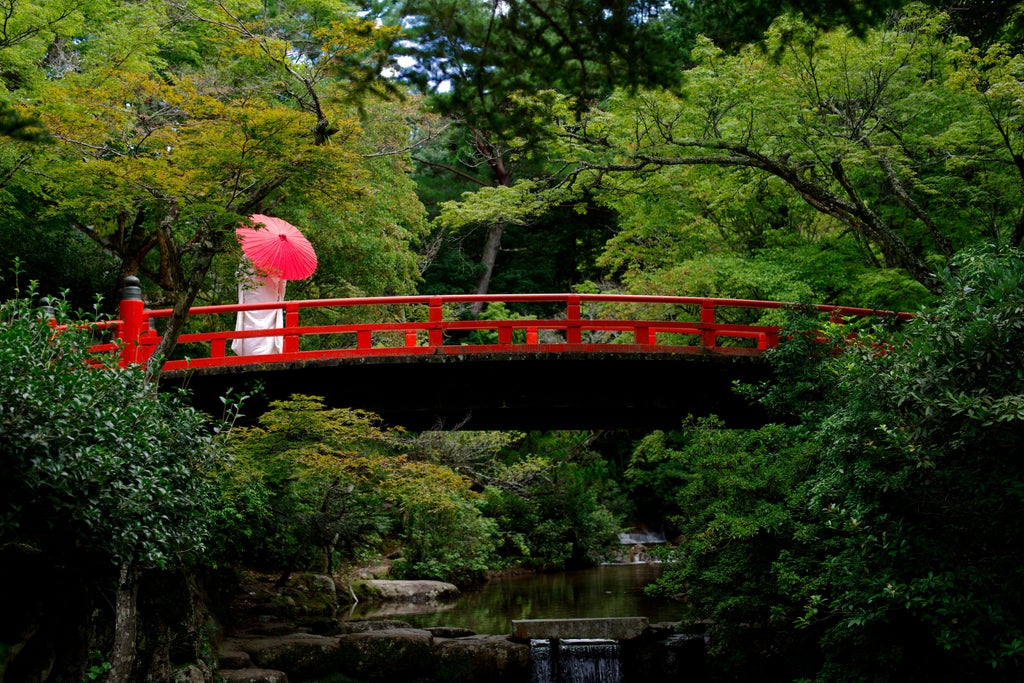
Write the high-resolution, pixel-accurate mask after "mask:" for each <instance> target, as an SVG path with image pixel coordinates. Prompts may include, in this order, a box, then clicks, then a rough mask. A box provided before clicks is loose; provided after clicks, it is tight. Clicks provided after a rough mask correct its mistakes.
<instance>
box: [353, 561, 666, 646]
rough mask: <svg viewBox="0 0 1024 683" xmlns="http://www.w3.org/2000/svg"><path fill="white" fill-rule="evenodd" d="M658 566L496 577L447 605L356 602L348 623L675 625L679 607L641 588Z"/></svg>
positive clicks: (494, 628) (489, 629)
mask: <svg viewBox="0 0 1024 683" xmlns="http://www.w3.org/2000/svg"><path fill="white" fill-rule="evenodd" d="M662 569H663V566H662V565H659V564H626V565H605V566H601V567H595V568H593V569H585V570H581V571H575V572H559V573H555V574H542V575H537V576H514V577H508V578H503V579H496V580H493V581H490V582H488V583H487V584H485V585H484V586H482V587H480V588H479V589H476V590H471V591H466V592H464V593H463V594H462V596H461V597H460V598H459V599H458V600H456V601H454V602H448V603H435V604H411V605H410V604H395V605H385V606H382V605H368V604H360V605H357V606H356V608H355V609H353V610H352V612H351V614H350V618H352V619H374V618H397V619H401V620H403V621H406V622H408V623H410V624H412V625H413V626H419V627H426V626H458V627H463V628H468V629H472V630H473V631H476V632H477V633H494V634H501V633H509V632H511V630H512V620H513V619H550V618H587V617H647V618H649V619H650V620H651V622H652V623H656V622H659V621H678V620H679V619H680V615H681V612H682V609H681V605H679V604H678V603H675V602H672V601H671V600H667V599H665V598H659V599H654V598H648V597H646V596H645V595H643V587H644V586H645V585H647V584H648V583H650V582H651V581H653V580H654V579H656V578H657V577H658V576H660V575H661V572H662Z"/></svg>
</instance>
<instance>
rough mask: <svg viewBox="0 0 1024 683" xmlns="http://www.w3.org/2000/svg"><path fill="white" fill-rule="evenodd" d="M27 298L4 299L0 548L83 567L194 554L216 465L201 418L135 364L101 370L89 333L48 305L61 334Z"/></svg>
mask: <svg viewBox="0 0 1024 683" xmlns="http://www.w3.org/2000/svg"><path fill="white" fill-rule="evenodd" d="M33 293H34V292H33V291H32V290H31V289H30V290H29V291H28V292H27V294H28V297H27V298H19V299H14V300H10V301H7V302H5V303H3V304H0V416H2V419H0V480H2V482H3V484H2V486H3V495H2V496H0V543H2V544H15V543H19V544H24V545H25V546H26V547H32V548H36V549H38V550H39V551H41V552H43V553H46V555H47V556H48V557H50V558H51V561H52V562H54V563H79V564H80V565H82V566H83V568H84V567H85V566H89V565H94V566H99V567H109V566H110V565H113V564H120V563H126V564H132V565H135V566H138V567H140V568H145V567H166V566H168V565H173V564H174V563H175V562H176V561H177V560H178V559H179V558H180V557H181V556H182V555H183V554H185V553H189V552H193V551H198V550H201V549H202V548H203V544H204V543H205V542H206V539H207V531H208V529H207V519H206V513H207V511H208V510H209V508H210V507H211V506H212V501H213V490H212V489H211V487H210V484H209V481H208V480H207V478H206V474H207V473H208V471H209V470H210V469H211V468H212V467H214V466H215V465H216V463H218V462H219V461H220V459H221V451H220V450H219V449H218V448H217V447H216V445H215V443H214V430H213V429H212V428H211V426H210V425H209V424H208V421H207V419H206V418H205V417H204V416H203V415H201V414H200V413H198V412H197V411H195V410H193V409H190V408H187V407H185V406H184V403H183V402H182V400H181V399H180V398H179V397H178V396H176V395H173V394H157V393H156V392H155V391H154V390H153V387H152V386H150V385H147V384H146V383H145V381H144V378H143V376H142V374H141V372H140V371H138V370H137V369H135V370H132V369H128V370H122V369H119V368H117V367H116V366H114V367H111V366H110V365H109V364H108V363H106V362H99V363H97V362H96V359H95V358H94V357H92V356H90V355H89V354H88V351H87V349H88V346H89V345H90V344H92V343H93V339H94V337H93V331H92V330H91V329H90V327H89V326H88V325H81V324H79V323H78V322H77V321H76V320H73V319H70V318H69V317H68V312H67V309H66V305H65V304H64V303H63V302H62V301H60V300H55V301H53V304H54V306H55V309H56V314H57V320H58V322H61V323H65V324H67V325H68V327H67V329H65V330H63V331H60V332H57V331H56V330H55V329H54V328H53V327H52V326H51V325H50V324H48V321H47V320H46V319H45V318H44V317H42V315H41V314H40V313H39V312H38V311H37V310H36V309H34V308H33V304H32V302H31V297H32V295H33ZM83 571H84V569H83Z"/></svg>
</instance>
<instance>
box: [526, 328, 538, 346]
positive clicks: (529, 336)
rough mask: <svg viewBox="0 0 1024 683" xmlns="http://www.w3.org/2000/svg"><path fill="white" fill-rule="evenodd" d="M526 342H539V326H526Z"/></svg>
mask: <svg viewBox="0 0 1024 683" xmlns="http://www.w3.org/2000/svg"><path fill="white" fill-rule="evenodd" d="M526 343H527V344H536V343H537V328H536V327H527V328H526Z"/></svg>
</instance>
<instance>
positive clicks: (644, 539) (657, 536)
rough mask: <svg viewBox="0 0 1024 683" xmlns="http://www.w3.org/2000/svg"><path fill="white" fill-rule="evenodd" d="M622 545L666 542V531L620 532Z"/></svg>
mask: <svg viewBox="0 0 1024 683" xmlns="http://www.w3.org/2000/svg"><path fill="white" fill-rule="evenodd" d="M619 543H620V544H622V545H655V544H658V543H665V532H664V531H632V532H624V533H621V534H619Z"/></svg>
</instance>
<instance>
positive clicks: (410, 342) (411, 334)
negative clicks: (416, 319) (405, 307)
mask: <svg viewBox="0 0 1024 683" xmlns="http://www.w3.org/2000/svg"><path fill="white" fill-rule="evenodd" d="M416 344H417V339H416V330H406V331H405V345H406V346H416Z"/></svg>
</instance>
